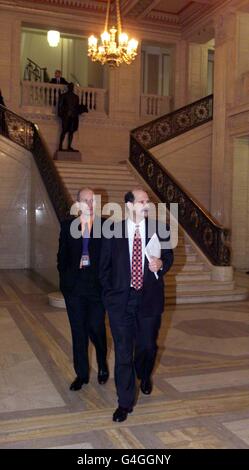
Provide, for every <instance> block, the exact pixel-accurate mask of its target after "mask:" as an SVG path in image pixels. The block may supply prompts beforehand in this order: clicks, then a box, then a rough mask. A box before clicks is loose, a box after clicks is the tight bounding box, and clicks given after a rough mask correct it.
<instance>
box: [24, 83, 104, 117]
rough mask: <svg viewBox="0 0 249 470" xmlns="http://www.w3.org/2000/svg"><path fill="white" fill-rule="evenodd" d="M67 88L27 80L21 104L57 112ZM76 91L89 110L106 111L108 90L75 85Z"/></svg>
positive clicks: (81, 102) (53, 112)
mask: <svg viewBox="0 0 249 470" xmlns="http://www.w3.org/2000/svg"><path fill="white" fill-rule="evenodd" d="M66 90H67V87H66V86H65V85H56V84H54V83H43V82H32V81H27V80H25V81H23V82H22V83H21V104H22V106H25V107H26V106H29V107H38V108H39V107H41V108H43V109H44V110H45V109H46V111H47V112H49V113H52V114H56V110H57V105H58V100H59V96H60V94H61V93H64V92H65V91H66ZM74 92H75V93H76V94H77V95H78V96H79V99H80V104H84V105H86V106H87V107H88V112H90V113H91V112H95V113H105V99H106V90H103V89H101V88H82V87H79V86H75V87H74Z"/></svg>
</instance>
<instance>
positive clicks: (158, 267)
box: [100, 188, 173, 422]
mask: <svg viewBox="0 0 249 470" xmlns="http://www.w3.org/2000/svg"><path fill="white" fill-rule="evenodd" d="M125 203H126V208H127V211H128V217H127V219H125V220H123V221H122V222H120V223H119V224H121V226H119V227H117V226H116V229H117V230H116V231H114V236H113V237H112V238H103V243H102V252H101V262H100V280H101V283H102V287H103V301H104V304H105V307H106V309H107V311H108V315H109V319H110V326H111V331H112V336H113V340H114V346H115V383H116V388H117V395H118V408H117V409H116V411H115V412H114V414H113V421H116V422H121V421H125V420H126V418H127V415H128V413H131V412H132V411H133V406H134V404H135V395H136V389H135V385H136V381H135V377H136V376H137V378H138V379H140V380H141V383H140V388H141V391H142V393H143V394H145V395H150V393H151V392H152V381H151V374H152V371H153V367H154V364H155V360H156V352H157V344H156V341H157V336H158V332H159V328H160V324H161V315H162V313H163V310H164V282H163V276H164V274H165V273H166V272H167V271H168V270H169V269H170V267H171V265H172V263H173V252H172V250H171V248H170V247H167V246H163V245H162V244H161V256H160V258H156V257H154V256H152V257H151V258H150V262H148V260H147V258H146V256H145V247H146V245H147V243H148V241H149V239H150V237H151V236H152V235H154V233H156V234H157V236H158V239H159V240H160V241H161V242H162V241H169V232H168V233H167V230H163V231H162V230H160V233H159V230H158V229H159V224H158V223H156V222H155V223H152V226H153V227H152V228H153V231H154V233H151V234H150V230H149V229H148V226H149V220H148V217H147V215H148V209H149V197H148V194H147V192H146V191H144V190H143V189H142V188H136V189H133V191H129V192H127V193H126V194H125ZM114 228H115V225H114ZM163 228H164V229H165V228H166V227H165V226H164V227H163ZM168 229H169V227H168ZM164 233H165V238H163V237H162V234H163V235H164ZM120 234H122V236H120Z"/></svg>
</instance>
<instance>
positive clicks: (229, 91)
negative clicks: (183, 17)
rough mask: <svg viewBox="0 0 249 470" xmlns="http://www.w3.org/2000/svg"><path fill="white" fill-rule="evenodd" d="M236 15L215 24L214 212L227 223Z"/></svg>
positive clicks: (222, 17)
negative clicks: (228, 116) (229, 108)
mask: <svg viewBox="0 0 249 470" xmlns="http://www.w3.org/2000/svg"><path fill="white" fill-rule="evenodd" d="M236 30H237V28H236V14H235V13H233V12H228V13H225V14H224V15H220V16H219V17H218V18H217V19H216V23H215V66H214V114H213V143H212V170H211V173H212V184H211V213H212V215H213V216H214V217H216V219H217V220H218V221H219V222H220V223H223V224H224V223H225V222H226V217H225V211H224V204H225V197H226V191H225V188H226V181H227V178H228V173H230V172H231V162H229V161H228V159H227V160H226V156H227V155H228V154H229V152H228V147H229V139H228V129H227V122H226V110H227V106H228V105H229V104H232V102H233V101H234V90H235V73H236V33H237V31H236Z"/></svg>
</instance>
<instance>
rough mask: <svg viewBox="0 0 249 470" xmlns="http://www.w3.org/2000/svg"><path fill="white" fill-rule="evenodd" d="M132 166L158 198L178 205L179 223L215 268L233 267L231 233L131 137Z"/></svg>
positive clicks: (132, 135)
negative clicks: (231, 265) (230, 244)
mask: <svg viewBox="0 0 249 470" xmlns="http://www.w3.org/2000/svg"><path fill="white" fill-rule="evenodd" d="M130 162H131V163H132V165H133V166H134V168H135V169H136V170H137V172H138V173H139V174H140V175H141V176H142V177H143V179H144V180H145V181H146V183H147V184H148V185H149V186H150V188H151V189H152V191H153V192H154V193H155V194H156V195H157V196H158V198H159V199H160V200H161V201H162V202H165V203H166V204H169V203H177V204H178V221H179V223H180V225H181V226H182V227H183V228H184V230H185V231H186V232H187V233H188V235H190V237H191V238H192V239H193V240H194V242H195V243H196V244H197V245H198V246H199V248H200V249H201V250H202V252H203V253H204V254H205V255H206V256H207V258H208V259H209V260H210V261H211V263H212V264H214V265H216V266H229V265H230V259H231V253H230V247H229V230H228V229H226V228H224V227H222V226H221V225H220V224H219V223H218V222H217V221H216V220H215V219H214V218H213V217H212V215H211V214H209V213H208V212H207V211H206V210H205V209H204V208H203V207H201V206H200V204H199V203H198V202H197V201H196V200H195V199H194V198H193V197H192V196H191V195H190V194H189V193H188V192H187V191H186V190H185V189H184V188H183V187H182V186H181V185H180V184H179V183H178V182H177V181H176V180H175V179H174V177H173V176H172V175H171V174H170V173H169V172H168V171H167V170H166V169H165V168H164V167H163V166H162V165H161V164H160V163H159V162H158V161H157V160H156V159H155V157H154V156H153V155H152V154H151V152H150V151H149V150H148V149H146V148H145V146H143V145H142V144H141V142H139V141H138V140H137V138H136V137H135V135H134V134H133V132H131V136H130Z"/></svg>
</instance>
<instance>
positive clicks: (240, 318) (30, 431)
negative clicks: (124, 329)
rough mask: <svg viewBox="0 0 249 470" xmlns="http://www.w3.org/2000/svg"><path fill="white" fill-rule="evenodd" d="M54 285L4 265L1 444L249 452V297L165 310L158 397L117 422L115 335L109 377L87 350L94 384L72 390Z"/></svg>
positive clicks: (143, 400)
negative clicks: (103, 378)
mask: <svg viewBox="0 0 249 470" xmlns="http://www.w3.org/2000/svg"><path fill="white" fill-rule="evenodd" d="M52 290H53V289H52ZM50 291H51V286H49V285H48V284H47V283H45V282H44V281H43V280H42V279H40V278H39V277H38V276H37V275H36V274H34V273H32V272H31V271H28V270H27V271H25V270H22V271H13V270H12V271H0V448H2V449H4V448H8V449H10V448H11V449H13V448H72V449H97V448H98V449H112V448H120V449H161V448H166V449H167V448H169V449H178V448H185V449H186V448H192V449H197V448H198V449H200V448H213V449H215V448H225V449H228V448H232V449H236V448H238V449H243V448H246V449H248V448H249V315H248V313H249V301H244V302H234V303H223V304H220V303H219V304H205V305H204V304H203V305H201V304H195V305H177V306H172V305H171V306H169V307H166V311H165V314H164V317H163V323H162V327H161V331H160V338H159V355H158V361H157V364H156V368H155V372H154V377H153V380H154V388H153V393H152V394H151V395H150V396H144V395H143V396H142V394H141V393H140V394H138V399H137V405H136V407H135V410H134V412H133V414H132V415H130V416H129V418H128V419H127V421H125V422H124V423H120V424H118V423H113V422H112V413H113V411H114V409H115V407H116V394H115V386H114V381H113V345H112V340H111V337H110V334H109V335H108V336H109V338H108V343H109V365H110V370H111V378H110V380H109V381H108V382H107V384H106V385H104V386H103V385H102V386H100V385H99V384H98V383H97V377H96V371H97V368H96V361H95V357H94V353H93V349H92V347H91V348H90V356H91V379H90V382H89V384H88V385H84V386H83V388H82V389H81V390H80V391H79V392H70V391H69V385H70V383H71V381H72V379H73V378H74V371H73V368H72V356H71V337H70V330H69V325H68V321H67V315H66V311H65V310H62V309H56V308H53V307H50V306H49V305H48V302H47V293H48V292H50ZM108 331H109V330H108Z"/></svg>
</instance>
